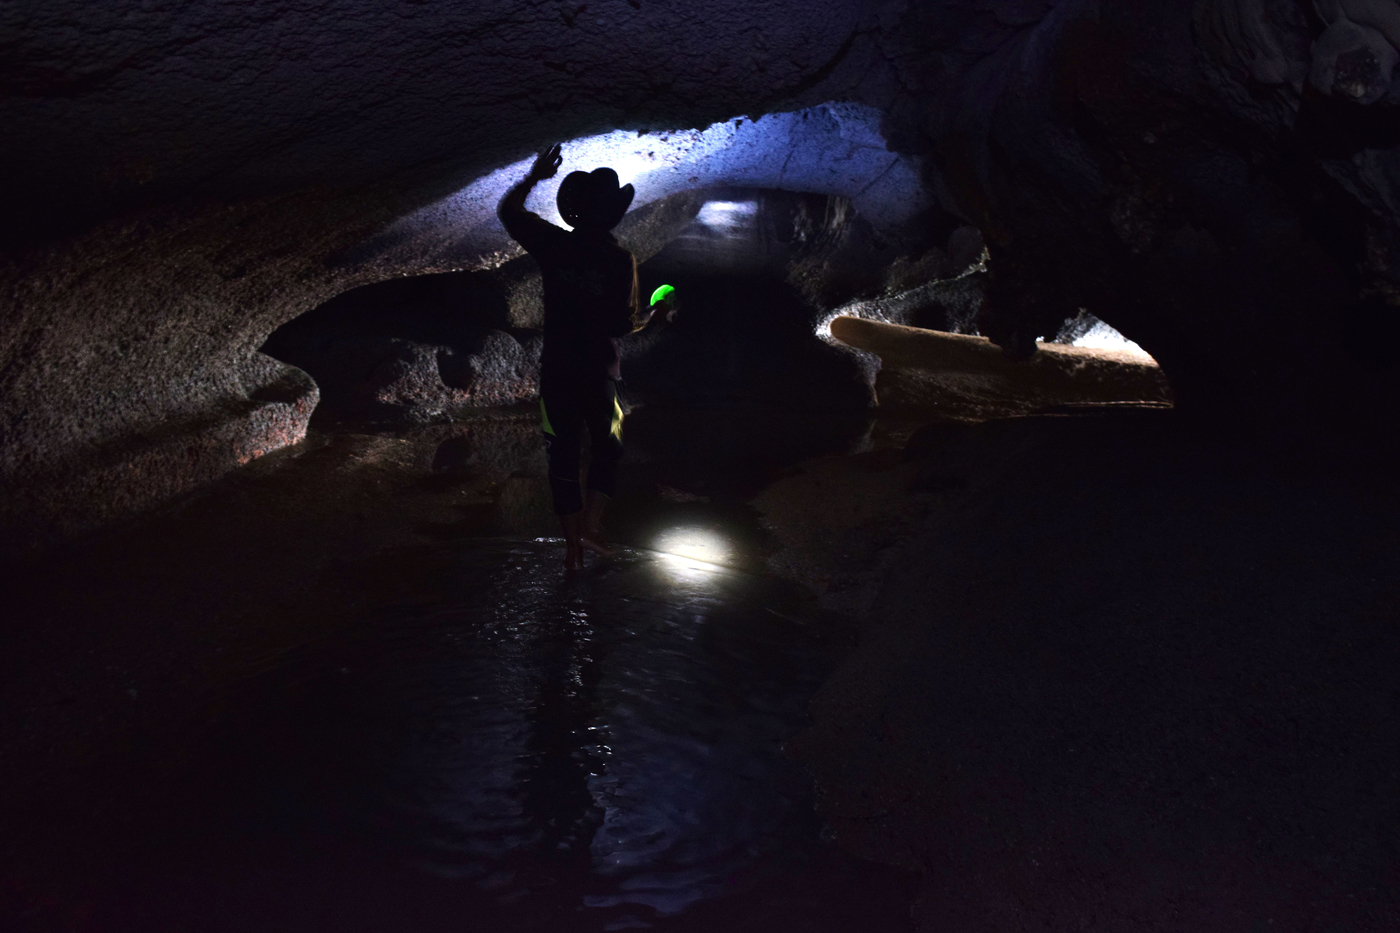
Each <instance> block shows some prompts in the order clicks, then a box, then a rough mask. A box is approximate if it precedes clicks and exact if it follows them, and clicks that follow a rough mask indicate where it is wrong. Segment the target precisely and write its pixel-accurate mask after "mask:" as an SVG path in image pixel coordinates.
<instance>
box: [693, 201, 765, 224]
mask: <svg viewBox="0 0 1400 933" xmlns="http://www.w3.org/2000/svg"><path fill="white" fill-rule="evenodd" d="M757 214H758V202H757V201H706V202H705V206H704V207H702V208H700V213H699V214H696V215H695V220H696V221H697V222H698V223H701V224H704V225H705V226H707V227H710V228H711V229H714V230H720V231H729V230H734V229H736V228H738V227H747V226H749V225H751V224H752V223H753V220H754V217H755V216H757Z"/></svg>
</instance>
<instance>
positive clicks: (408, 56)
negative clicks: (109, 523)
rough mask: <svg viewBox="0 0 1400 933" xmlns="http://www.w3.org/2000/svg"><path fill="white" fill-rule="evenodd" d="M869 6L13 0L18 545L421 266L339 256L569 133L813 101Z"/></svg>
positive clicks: (1, 147)
mask: <svg viewBox="0 0 1400 933" xmlns="http://www.w3.org/2000/svg"><path fill="white" fill-rule="evenodd" d="M860 15H861V10H860V8H859V7H858V6H853V5H851V4H849V3H845V2H840V0H829V2H825V3H820V2H819V3H817V4H812V3H810V2H804V3H800V4H798V3H775V4H768V5H765V6H763V7H762V8H750V7H748V6H747V5H738V4H733V3H730V2H699V3H687V4H685V5H674V6H669V5H663V4H655V3H639V4H637V5H635V6H634V5H632V4H629V3H624V2H617V3H612V4H609V5H608V6H606V7H603V6H597V5H594V6H592V7H587V8H585V5H583V4H577V5H570V4H556V3H545V4H537V3H524V2H494V3H483V4H472V5H470V6H451V7H445V6H426V5H423V4H419V3H413V2H399V3H387V4H386V3H363V2H340V3H335V4H330V5H326V4H303V3H286V2H283V3H255V4H243V3H240V4H231V3H217V2H204V3H193V4H185V5H180V6H178V7H167V6H164V5H150V4H138V3H134V2H116V3H111V4H104V5H101V6H100V7H98V6H94V5H91V4H79V3H58V4H46V5H43V6H40V5H38V4H20V5H7V6H6V7H5V9H4V10H3V11H0V17H3V19H0V48H2V49H3V50H4V54H3V56H0V60H3V61H4V63H5V64H4V65H3V66H0V95H3V96H0V122H3V124H4V125H5V126H6V128H7V131H6V133H5V134H4V137H3V141H0V169H3V170H4V174H5V177H6V178H7V179H9V181H10V185H11V190H12V192H14V196H13V197H11V198H7V199H5V201H4V204H3V207H0V211H3V214H0V236H2V237H3V244H4V246H5V255H4V259H3V262H2V263H0V295H3V299H0V301H3V324H0V399H2V400H0V431H2V432H3V436H0V482H2V483H3V484H4V486H5V488H7V489H21V488H22V489H24V490H25V491H26V492H25V495H24V496H23V497H20V496H17V495H8V496H6V497H4V500H3V502H4V504H3V506H0V513H3V514H0V524H3V525H4V526H5V527H6V529H7V530H10V531H11V533H9V534H7V535H6V540H7V542H9V543H8V544H7V548H12V547H15V546H16V545H17V542H39V541H48V540H54V539H55V538H57V537H61V536H63V535H66V534H71V533H73V532H75V531H79V530H81V529H83V528H85V527H89V526H90V525H91V524H93V523H94V521H95V519H96V514H95V512H94V509H96V508H97V507H98V506H99V505H100V504H101V502H102V501H103V500H104V499H111V498H113V493H114V491H115V490H114V488H112V485H111V483H110V482H105V481H104V482H97V481H95V480H93V479H92V478H91V477H90V476H89V475H88V474H89V473H90V470H91V467H92V465H93V464H94V463H96V462H98V461H103V462H106V461H116V462H122V461H124V460H125V461H127V462H136V461H137V460H138V459H139V458H141V457H142V456H145V457H147V458H148V461H149V458H150V456H152V455H151V454H150V450H151V444H152V443H154V441H153V438H157V437H159V438H165V439H166V440H165V441H164V443H163V445H161V449H162V450H164V451H165V452H166V453H165V456H164V457H163V458H162V457H156V460H160V461H161V463H159V464H158V463H156V462H154V461H150V462H148V465H147V467H146V469H145V470H144V471H143V472H142V473H141V474H139V475H137V474H132V475H131V476H129V477H128V478H127V479H125V480H124V481H123V482H124V483H125V484H126V488H125V489H124V490H123V491H122V494H121V497H122V498H123V501H126V502H128V503H130V504H131V506H132V508H139V507H141V506H144V505H149V504H152V503H154V502H158V501H161V500H163V499H165V498H168V497H169V496H170V495H171V494H172V493H175V492H178V491H180V490H182V489H184V488H189V484H181V483H172V482H171V481H170V480H171V479H172V477H175V476H177V475H180V474H181V473H182V472H183V474H185V475H188V476H190V477H191V482H194V481H195V478H196V477H200V478H204V477H207V476H209V475H210V474H212V473H217V472H218V470H217V469H216V467H215V465H214V464H213V463H212V462H211V463H208V464H205V463H200V464H198V465H197V466H198V468H197V469H195V470H193V471H191V470H190V469H189V468H188V462H189V461H191V460H196V461H198V460H200V459H201V457H202V454H201V451H203V450H205V449H206V448H207V447H208V446H209V444H208V441H209V438H210V436H211V435H210V434H209V427H210V426H211V425H213V424H217V423H220V422H221V418H220V413H221V412H224V411H226V410H228V409H229V408H231V407H232V408H237V407H240V406H244V407H246V406H247V405H248V404H249V403H250V402H251V401H252V400H253V396H255V395H257V394H258V393H260V392H262V393H263V394H264V395H266V394H267V392H266V391H264V390H266V389H267V388H268V386H269V385H270V384H271V383H274V382H279V381H280V382H286V381H288V380H295V378H296V377H295V376H294V375H292V374H290V373H287V372H286V371H285V370H279V369H278V368H277V367H276V366H272V365H270V361H268V360H266V359H265V358H262V357H260V356H259V354H258V352H257V348H258V347H259V346H260V345H261V344H262V343H263V341H264V340H265V338H266V337H267V336H268V334H269V333H271V332H272V331H273V330H274V329H275V328H276V327H277V326H278V325H280V324H282V323H284V322H286V321H288V320H291V319H293V318H295V317H297V316H298V315H300V314H302V313H303V312H305V311H307V310H310V309H311V308H313V307H315V306H316V305H318V304H320V303H322V302H323V301H325V300H326V299H328V298H330V297H332V296H333V295H335V294H338V293H340V292H342V291H345V290H346V289H348V288H351V287H353V286H355V285H359V284H363V283H365V282H368V281H373V280H376V279H383V278H387V277H389V276H392V275H398V274H407V273H411V272H419V271H426V270H425V269H423V268H422V265H421V263H422V257H421V256H418V257H411V258H410V260H409V262H408V263H407V264H405V265H402V266H400V267H398V268H395V267H394V265H393V263H392V261H389V262H385V261H379V262H373V263H364V262H360V263H355V262H350V263H346V262H344V261H343V259H344V257H345V256H346V255H347V254H348V253H349V252H350V251H351V250H352V248H353V247H356V246H357V245H361V244H363V243H365V242H367V241H372V240H373V238H374V236H375V235H376V234H378V233H379V232H380V231H383V230H384V229H385V228H386V227H389V226H390V225H391V224H392V223H393V222H394V221H396V220H399V219H401V218H403V217H405V216H409V215H411V214H412V213H413V212H414V211H415V210H418V209H420V208H422V207H425V206H427V205H429V204H431V203H433V202H435V201H437V200H439V199H441V198H443V197H445V196H447V195H450V194H451V193H452V192H454V191H458V190H460V189H461V188H463V187H464V186H467V185H468V184H470V183H471V181H472V180H473V179H475V178H479V177H482V176H484V175H489V173H490V172H492V171H494V170H496V169H498V168H499V167H500V166H502V165H505V164H509V163H512V162H515V161H516V160H518V159H520V158H521V157H523V156H525V155H526V154H528V153H529V152H530V151H531V150H534V149H536V148H538V147H539V146H541V145H542V144H543V143H546V142H548V141H551V140H556V139H572V138H577V137H581V136H588V135H592V134H598V133H601V132H607V131H612V130H615V129H617V128H619V127H633V128H639V129H647V128H652V127H656V126H663V127H665V126H676V125H681V126H684V125H693V126H705V125H708V124H709V123H711V122H713V121H715V120H718V119H727V118H729V117H730V116H732V115H734V114H736V113H744V112H748V111H754V112H761V111H763V110H766V109H768V108H770V107H772V106H774V105H775V104H776V103H777V102H779V101H790V100H794V99H796V98H798V97H800V96H801V95H802V94H804V93H808V92H810V91H811V89H812V88H814V87H815V86H816V85H817V84H819V83H821V81H822V80H823V79H827V80H830V79H831V78H832V77H833V75H834V73H835V72H838V71H841V69H842V67H843V62H845V60H846V57H847V56H848V55H849V52H850V49H851V46H852V42H853V41H854V38H853V37H854V36H855V35H856V27H857V26H858V24H859V20H860ZM658 50H665V52H664V54H658ZM621 63H625V67H622V66H621ZM816 99H822V98H821V97H818V98H816ZM274 371H275V372H274ZM255 377H256V378H255ZM265 377H266V378H265ZM311 405H314V398H313V397H311V396H309V395H305V394H303V395H302V396H301V397H300V398H299V399H298V401H297V402H296V405H295V406H294V407H295V408H297V409H298V410H300V409H309V407H310V406H311ZM284 433H285V432H284ZM295 433H296V432H295V431H293V432H292V434H293V435H294V434H295ZM172 438H174V440H171V439H172ZM283 439H284V440H285V437H284V438H283ZM268 440H269V444H268V445H261V444H255V445H254V446H253V448H252V449H255V450H256V449H265V446H271V441H273V440H275V438H271V437H269V438H268ZM225 465H226V464H225ZM156 476H159V477H160V478H161V479H160V481H159V482H155V481H153V478H154V477H156ZM148 478H152V479H149V480H148ZM103 514H104V515H105V516H107V517H110V513H109V512H104V513H103Z"/></svg>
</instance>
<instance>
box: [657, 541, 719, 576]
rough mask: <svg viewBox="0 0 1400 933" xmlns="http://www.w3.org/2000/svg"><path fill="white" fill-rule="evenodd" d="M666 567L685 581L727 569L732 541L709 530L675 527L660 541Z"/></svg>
mask: <svg viewBox="0 0 1400 933" xmlns="http://www.w3.org/2000/svg"><path fill="white" fill-rule="evenodd" d="M654 550H656V551H657V553H658V554H660V556H661V563H662V565H663V566H664V567H665V568H666V569H667V570H669V571H670V572H672V573H673V574H675V575H676V576H678V577H680V578H682V579H696V578H698V577H703V576H705V575H707V574H711V573H714V572H715V571H717V570H722V569H724V566H725V562H726V561H728V560H729V557H730V553H731V551H730V547H729V542H727V541H725V540H724V538H722V537H721V536H720V535H718V534H715V533H714V532H713V531H710V530H709V529H706V528H672V529H670V530H669V531H665V532H662V533H661V535H660V536H659V537H658V538H657V539H656V544H655V547H654Z"/></svg>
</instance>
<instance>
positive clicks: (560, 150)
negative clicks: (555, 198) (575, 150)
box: [530, 143, 564, 181]
mask: <svg viewBox="0 0 1400 933" xmlns="http://www.w3.org/2000/svg"><path fill="white" fill-rule="evenodd" d="M563 164H564V147H563V146H562V145H560V144H559V143H555V144H554V145H552V146H550V147H549V148H548V149H546V150H545V151H544V152H541V153H540V154H539V156H538V157H537V158H536V159H535V164H534V165H532V166H530V177H531V178H533V179H535V180H536V181H540V180H542V179H545V178H553V177H554V175H555V173H557V172H558V171H559V166H561V165H563Z"/></svg>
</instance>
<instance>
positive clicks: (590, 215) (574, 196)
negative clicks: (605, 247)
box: [558, 168, 637, 230]
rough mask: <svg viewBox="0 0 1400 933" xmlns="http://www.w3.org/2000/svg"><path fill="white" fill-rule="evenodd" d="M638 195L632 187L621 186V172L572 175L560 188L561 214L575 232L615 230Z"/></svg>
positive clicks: (604, 170)
mask: <svg viewBox="0 0 1400 933" xmlns="http://www.w3.org/2000/svg"><path fill="white" fill-rule="evenodd" d="M636 194H637V190H636V189H635V188H633V187H632V186H631V185H622V186H621V187H619V186H618V184H617V172H614V171H613V170H612V169H610V168H598V169H594V170H593V171H591V172H570V173H569V174H568V175H567V176H565V178H564V181H563V182H562V183H561V184H560V185H559V199H558V201H559V215H560V216H561V217H563V218H564V222H565V223H567V224H568V225H569V226H571V227H573V228H575V229H577V228H579V227H588V228H589V229H593V230H611V229H612V228H613V227H616V226H617V224H618V221H620V220H622V215H623V214H625V213H627V208H629V207H631V206H632V198H633V197H634V196H635V195H636Z"/></svg>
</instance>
